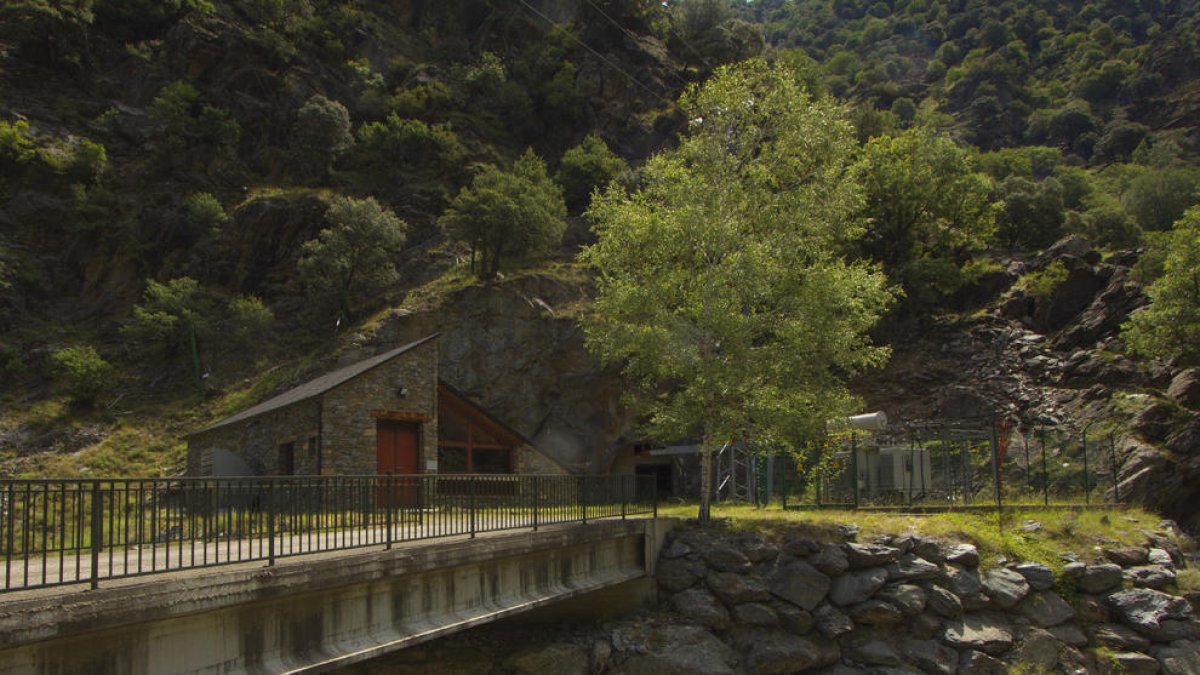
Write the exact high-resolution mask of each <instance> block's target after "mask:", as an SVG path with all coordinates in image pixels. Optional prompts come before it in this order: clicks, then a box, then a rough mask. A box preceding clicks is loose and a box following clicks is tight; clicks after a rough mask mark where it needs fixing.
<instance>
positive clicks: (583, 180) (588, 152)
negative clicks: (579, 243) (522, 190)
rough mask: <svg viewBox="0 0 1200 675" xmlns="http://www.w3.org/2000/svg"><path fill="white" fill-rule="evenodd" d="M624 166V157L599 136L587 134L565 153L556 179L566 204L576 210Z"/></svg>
mask: <svg viewBox="0 0 1200 675" xmlns="http://www.w3.org/2000/svg"><path fill="white" fill-rule="evenodd" d="M625 169H626V164H625V160H623V159H621V158H620V157H618V156H616V155H615V154H613V152H612V150H609V149H608V145H606V144H605V143H604V140H603V139H601V138H600V136H598V135H596V134H588V136H587V137H586V138H584V139H583V141H582V142H581V143H580V144H579V145H577V146H575V147H573V148H571V149H570V150H567V151H566V152H565V153H564V154H563V157H562V162H561V163H560V164H559V166H558V173H556V174H555V179H556V180H557V181H558V184H559V185H561V186H562V189H563V196H564V197H565V198H566V200H567V205H568V206H570V207H571V208H572V209H576V208H579V207H581V206H583V205H584V204H585V202H586V201H587V199H588V197H589V196H590V195H591V194H592V190H594V189H596V188H597V187H603V186H604V185H607V184H608V182H609V181H610V180H612V179H613V178H616V177H617V176H618V175H620V173H621V172H622V171H624V170H625Z"/></svg>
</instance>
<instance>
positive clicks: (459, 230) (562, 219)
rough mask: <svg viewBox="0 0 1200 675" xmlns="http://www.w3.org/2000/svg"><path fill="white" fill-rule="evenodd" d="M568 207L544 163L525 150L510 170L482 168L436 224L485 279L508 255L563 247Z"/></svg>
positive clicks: (545, 252) (536, 254)
mask: <svg viewBox="0 0 1200 675" xmlns="http://www.w3.org/2000/svg"><path fill="white" fill-rule="evenodd" d="M566 217H567V206H566V203H565V202H564V201H563V197H562V189H561V188H559V187H558V185H557V184H556V183H555V182H554V181H553V180H551V179H550V176H549V174H547V173H546V164H545V162H543V161H542V158H541V157H538V156H537V155H536V154H534V152H533V150H531V149H530V150H526V151H525V154H523V155H521V157H520V159H518V160H517V161H516V162H515V163H514V164H513V168H512V171H502V170H500V169H498V168H496V167H494V166H487V167H485V168H484V169H483V171H482V172H481V173H479V175H477V176H475V179H474V180H472V181H471V184H470V185H468V186H467V187H464V188H463V189H462V190H461V191H460V192H459V193H458V196H456V197H455V198H454V201H452V202H451V203H450V207H449V208H447V209H446V211H445V213H443V214H442V217H441V218H440V219H439V220H438V223H439V224H441V226H442V227H444V228H446V230H447V231H448V232H449V233H450V234H451V235H452V236H454V237H455V238H457V239H459V240H461V241H463V242H466V243H467V244H468V245H469V246H470V247H471V257H472V262H473V263H474V261H475V257H476V256H478V263H479V264H478V265H477V266H475V270H476V273H477V274H478V275H479V277H480V278H481V279H490V278H492V277H495V276H496V273H497V272H499V271H500V261H501V260H502V259H503V258H506V257H510V256H531V257H539V256H545V255H548V254H550V253H551V252H553V251H554V249H555V248H557V247H558V246H559V244H561V243H562V236H563V232H564V231H565V230H566Z"/></svg>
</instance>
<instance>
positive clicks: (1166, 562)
mask: <svg viewBox="0 0 1200 675" xmlns="http://www.w3.org/2000/svg"><path fill="white" fill-rule="evenodd" d="M1146 562H1148V563H1150V564H1151V565H1159V566H1160V567H1165V568H1167V569H1170V570H1173V569H1175V560H1174V559H1173V558H1172V557H1171V553H1170V552H1169V551H1167V550H1166V549H1162V548H1152V549H1150V550H1148V551H1146Z"/></svg>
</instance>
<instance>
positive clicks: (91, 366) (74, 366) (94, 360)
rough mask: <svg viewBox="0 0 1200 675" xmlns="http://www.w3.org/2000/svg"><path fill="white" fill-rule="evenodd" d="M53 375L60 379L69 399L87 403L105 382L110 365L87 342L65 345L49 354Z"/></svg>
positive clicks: (103, 387) (102, 388)
mask: <svg viewBox="0 0 1200 675" xmlns="http://www.w3.org/2000/svg"><path fill="white" fill-rule="evenodd" d="M50 367H51V370H52V372H53V373H54V376H55V377H56V378H58V380H59V381H60V382H62V384H63V386H64V387H65V388H66V390H67V392H68V393H69V394H70V396H71V400H72V401H74V402H75V403H76V404H78V405H83V406H88V405H91V404H92V403H94V402H95V400H96V397H97V396H99V395H100V394H102V393H103V392H104V390H105V389H107V388H108V385H109V377H110V376H111V375H112V371H113V367H112V364H111V363H109V362H108V361H105V360H104V358H103V357H101V356H100V354H99V353H97V352H96V349H95V348H94V347H92V346H91V345H83V346H76V347H66V348H64V349H60V350H58V351H56V352H54V353H53V354H51V355H50Z"/></svg>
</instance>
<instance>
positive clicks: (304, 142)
mask: <svg viewBox="0 0 1200 675" xmlns="http://www.w3.org/2000/svg"><path fill="white" fill-rule="evenodd" d="M353 143H354V136H353V135H351V133H350V111H348V110H346V106H344V105H342V104H341V103H338V102H337V101H331V100H329V99H327V98H325V97H324V96H322V95H320V94H316V95H315V96H313V97H312V98H310V99H308V102H306V103H305V104H304V105H303V106H301V107H300V110H299V111H297V113H296V124H295V126H293V127H292V138H291V146H292V154H293V156H294V157H295V159H296V170H297V171H298V172H300V174H301V175H303V176H305V177H307V178H324V177H325V176H327V175H329V169H330V168H332V167H333V162H334V160H336V159H337V158H338V156H339V155H341V154H342V153H343V152H345V151H346V149H347V148H349V147H350V146H351V145H353Z"/></svg>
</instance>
